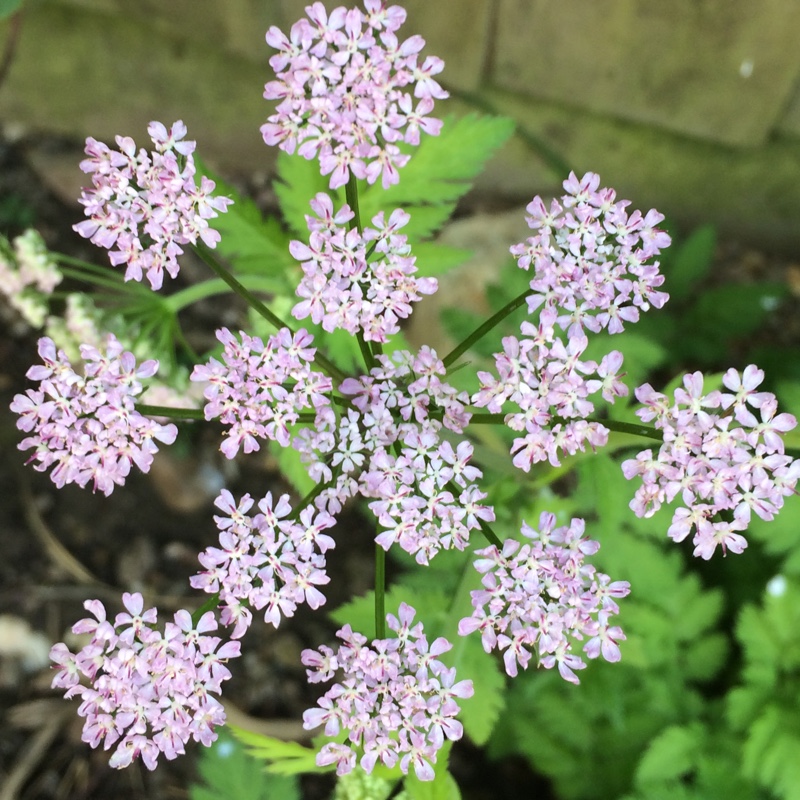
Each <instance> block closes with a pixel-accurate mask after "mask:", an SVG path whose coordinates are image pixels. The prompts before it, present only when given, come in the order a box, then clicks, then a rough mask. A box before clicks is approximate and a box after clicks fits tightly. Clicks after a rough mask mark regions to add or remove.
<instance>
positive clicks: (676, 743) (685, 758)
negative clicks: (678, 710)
mask: <svg viewBox="0 0 800 800" xmlns="http://www.w3.org/2000/svg"><path fill="white" fill-rule="evenodd" d="M704 735H705V733H704V729H703V727H702V726H701V725H690V726H687V727H682V726H680V725H672V726H670V727H669V728H666V729H665V730H664V731H662V732H661V733H660V734H659V735H658V736H656V737H655V739H653V740H652V741H651V742H650V746H649V747H648V748H647V750H646V751H645V754H644V755H643V756H642V760H641V761H640V762H639V766H638V767H637V769H636V781H637V783H648V782H655V781H662V780H665V779H668V778H679V777H680V776H681V775H684V774H685V773H687V772H690V771H691V770H692V768H693V767H694V763H695V756H696V753H697V751H698V750H699V749H700V747H701V745H702V743H703V736H704Z"/></svg>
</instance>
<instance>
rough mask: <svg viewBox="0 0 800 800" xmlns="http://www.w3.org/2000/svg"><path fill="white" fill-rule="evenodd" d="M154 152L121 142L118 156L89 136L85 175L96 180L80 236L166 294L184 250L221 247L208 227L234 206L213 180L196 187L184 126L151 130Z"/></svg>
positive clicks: (86, 199) (131, 276)
mask: <svg viewBox="0 0 800 800" xmlns="http://www.w3.org/2000/svg"><path fill="white" fill-rule="evenodd" d="M147 132H148V133H149V134H150V137H151V139H152V140H153V144H154V145H155V148H156V149H155V151H153V152H150V153H148V152H147V151H146V150H144V149H140V150H139V151H138V152H137V149H136V144H135V142H134V141H133V139H131V138H130V137H129V136H117V137H116V141H117V146H118V147H119V150H112V149H110V148H109V147H108V146H107V145H105V144H103V143H102V142H98V141H96V140H95V139H93V138H91V137H89V138H88V139H87V140H86V154H87V155H88V156H90V158H87V159H85V160H84V161H82V162H81V165H80V166H81V169H82V170H83V171H84V172H86V173H89V174H91V176H92V185H93V187H94V188H92V189H84V190H83V193H82V196H81V199H80V202H81V204H82V205H83V206H84V207H85V209H84V210H85V213H86V216H87V217H89V219H88V220H84V221H83V222H79V223H78V224H77V225H75V226H74V228H75V230H76V231H77V232H78V233H79V234H80V235H81V236H83V237H84V238H86V239H91V240H92V242H93V243H94V244H96V245H98V246H99V247H104V248H106V249H108V250H109V251H110V253H109V259H110V260H111V263H112V264H113V265H114V266H119V265H120V264H125V265H127V269H126V271H125V280H126V281H127V280H136V281H140V280H142V275H143V273H146V274H147V279H148V280H149V281H150V286H152V288H153V289H160V288H161V284H162V283H163V280H164V270H166V271H167V272H168V273H169V274H170V275H171V276H172V277H173V278H174V277H176V276H177V274H178V269H179V266H178V262H177V256H179V255H181V254H182V253H183V250H182V247H181V246H182V245H186V244H196V243H197V240H198V238H199V239H202V241H203V242H205V244H206V245H208V247H215V246H216V244H217V242H218V241H219V238H220V237H219V233H217V231H215V230H213V229H212V228H209V226H208V221H209V220H210V219H213V218H214V217H216V216H217V215H218V214H217V212H223V211H225V210H226V209H227V207H228V205H229V204H230V203H232V202H233V201H232V200H230V199H228V198H227V197H214V196H212V194H211V193H212V192H213V191H214V181H212V180H209V179H208V178H206V177H203V178H202V180H201V181H200V186H199V187H198V186H197V185H196V183H195V171H196V170H195V165H194V158H193V157H192V152H193V151H194V148H195V142H191V141H182V140H183V137H184V136H185V135H186V126H185V125H184V124H183V123H182V122H180V121H178V122H176V123H175V124H174V125H173V126H172V128H170V130H169V131H168V130H167V129H166V127H165V126H164V125H162V124H161V123H160V122H151V123H150V125H149V126H148V128H147Z"/></svg>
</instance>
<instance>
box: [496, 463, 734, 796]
mask: <svg viewBox="0 0 800 800" xmlns="http://www.w3.org/2000/svg"><path fill="white" fill-rule="evenodd" d="M577 475H578V484H577V487H576V489H575V491H574V492H573V493H572V498H571V499H572V504H573V506H572V508H570V509H569V510H568V513H569V514H570V515H573V514H575V515H580V516H584V517H585V518H586V519H587V533H589V535H591V536H592V537H593V538H597V539H598V540H599V541H600V542H601V550H600V551H599V553H598V554H597V555H596V556H594V557H593V559H592V562H593V563H594V564H596V565H597V566H598V569H600V570H601V571H603V572H607V573H608V574H609V575H611V576H613V578H614V579H619V580H628V581H630V583H631V594H630V596H629V597H627V598H625V599H624V600H622V601H621V602H620V609H621V611H620V615H619V617H618V622H619V624H620V625H621V626H622V628H623V630H624V631H625V633H626V635H627V637H628V638H627V641H625V642H623V643H622V645H621V648H622V662H621V663H620V664H613V665H612V664H607V663H604V662H602V661H597V662H591V661H590V662H589V663H588V667H587V669H586V670H584V671H583V672H582V673H581V674H580V678H581V685H580V686H579V687H575V686H572V685H571V684H567V683H566V682H565V681H563V680H562V679H561V678H560V677H559V676H558V675H557V674H555V673H554V672H550V671H548V672H544V671H538V672H537V671H534V670H530V671H529V672H527V673H525V674H523V675H521V676H520V677H519V678H517V679H515V680H514V681H513V682H512V683H511V685H510V687H509V691H508V696H507V698H506V706H505V712H504V713H503V715H502V718H501V722H500V724H499V726H498V729H497V734H496V736H494V737H493V739H492V741H491V742H490V752H491V753H492V754H493V755H495V756H500V755H503V754H506V753H510V752H515V753H521V754H523V755H525V756H527V757H528V758H529V759H530V760H531V761H532V763H533V764H534V766H535V767H536V769H537V770H538V771H540V772H542V773H544V774H545V775H547V776H548V777H549V778H550V779H551V780H552V781H553V783H554V785H555V788H556V790H557V792H558V796H559V797H560V798H567V799H568V800H572V799H573V798H574V799H575V800H578V799H579V798H587V800H588V799H589V798H595V797H617V796H619V795H620V794H621V793H623V792H625V791H628V790H630V788H631V787H632V785H633V781H634V775H635V774H636V770H637V765H638V763H639V760H640V758H641V757H642V755H643V753H644V752H645V750H646V749H647V747H648V743H649V742H650V741H651V740H653V739H655V738H656V737H658V736H659V735H660V734H661V732H662V731H663V730H664V728H665V727H667V726H670V725H672V726H682V725H684V724H691V723H692V722H693V721H695V720H696V719H697V718H698V715H699V714H701V713H702V710H703V699H702V695H701V693H700V692H699V686H700V684H701V683H702V682H706V681H709V680H712V679H713V678H714V677H715V676H716V675H717V674H718V672H719V670H720V669H721V667H722V666H723V664H724V661H725V657H726V655H727V650H728V645H727V642H726V639H725V637H724V636H723V635H722V633H721V631H720V630H719V625H720V621H721V615H722V594H721V592H719V591H704V590H703V588H702V586H701V583H700V580H699V579H698V577H697V576H696V575H693V574H691V573H687V572H686V571H685V569H684V567H683V563H682V559H681V554H680V552H679V551H678V550H677V549H676V548H675V547H674V545H669V544H667V543H666V542H663V541H661V542H657V541H655V536H654V526H653V524H652V523H651V521H650V520H643V521H639V520H637V519H636V518H635V517H633V516H632V515H631V513H630V511H629V510H628V509H627V508H626V498H627V497H630V496H631V495H632V489H631V488H630V487H629V486H628V485H627V481H626V480H625V479H624V477H623V476H622V474H621V472H620V470H619V466H618V465H617V464H615V463H614V462H613V461H612V459H611V458H610V457H609V456H607V455H603V454H598V455H596V456H595V457H593V458H590V459H586V460H584V461H582V462H581V463H580V465H579V466H578V468H577ZM545 505H546V504H545ZM536 510H538V509H531V511H534V512H535V511H536ZM525 516H526V518H528V519H529V521H531V517H532V515H529V514H528V513H527V512H526V514H525ZM662 523H663V520H662ZM665 530H666V527H662V528H661V530H660V534H659V537H660V538H661V539H663V538H664V532H665ZM651 765H652V761H651ZM647 769H653V767H652V766H650V767H648V768H647ZM645 774H647V773H645Z"/></svg>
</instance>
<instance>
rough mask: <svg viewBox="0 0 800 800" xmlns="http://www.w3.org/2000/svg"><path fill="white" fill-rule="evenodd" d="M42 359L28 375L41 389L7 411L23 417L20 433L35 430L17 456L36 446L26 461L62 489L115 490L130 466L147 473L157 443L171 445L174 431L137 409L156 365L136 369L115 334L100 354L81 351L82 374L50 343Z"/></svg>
mask: <svg viewBox="0 0 800 800" xmlns="http://www.w3.org/2000/svg"><path fill="white" fill-rule="evenodd" d="M39 355H40V356H41V357H42V361H43V362H44V363H43V364H41V365H37V366H33V367H31V368H30V369H29V370H28V372H27V377H28V378H30V379H31V380H34V381H40V386H39V388H38V389H28V390H27V391H26V393H25V394H24V395H22V394H18V395H16V396H15V397H14V401H13V402H12V403H11V410H12V411H14V412H16V413H17V414H19V415H20V418H19V419H18V420H17V427H18V428H19V429H20V430H22V431H26V432H32V435H31V436H28V437H27V438H25V439H23V440H22V442H20V444H19V448H20V450H27V449H29V448H34V452H33V454H32V455H31V457H30V459H29V461H35V462H37V463H35V464H34V468H35V469H37V470H38V471H39V472H44V471H45V470H47V469H49V468H50V467H52V468H53V471H52V473H51V475H50V477H51V478H52V480H53V483H55V485H56V486H58V487H59V488H61V487H62V486H64V485H65V484H67V483H77V484H78V485H79V486H86V484H87V483H88V482H89V481H93V482H94V488H95V490H98V489H99V490H100V491H101V492H103V494H105V495H109V494H111V492H112V491H113V489H114V486H115V484H116V485H119V486H122V485H123V484H124V483H125V478H126V477H127V475H128V473H129V472H130V468H131V463H134V464H136V466H137V467H139V469H141V470H142V472H147V471H148V470H149V469H150V464H151V463H152V461H153V454H154V453H156V452H158V447H157V446H156V440H158V441H160V442H163V443H165V444H172V442H174V441H175V437H176V435H177V432H178V431H177V428H176V427H175V426H174V425H172V424H169V425H161V424H159V423H158V422H155V421H154V420H151V419H147V418H146V417H143V416H142V415H141V414H140V413H139V412H137V411H136V409H135V407H134V398H136V397H137V396H139V395H140V394H141V393H142V384H141V382H140V381H141V379H143V378H149V377H151V376H153V375H155V373H156V371H157V370H158V362H157V361H154V360H150V361H145V362H144V363H142V364H140V365H139V366H138V367H137V366H136V359H135V358H134V357H133V355H132V354H131V353H128V352H124V351H123V348H122V345H121V344H120V343H119V341H117V339H116V337H115V336H114V335H113V334H109V335H108V338H107V346H106V352H105V353H101V352H100V351H99V350H97V349H96V348H94V347H90V346H89V345H81V357H82V359H83V362H84V373H85V374H84V375H78V374H77V373H76V372H75V371H74V370H73V368H72V365H71V364H70V363H69V360H68V359H67V357H66V354H65V353H64V352H63V351H61V350H59V351H56V346H55V344H53V341H52V339H48V338H47V337H42V338H41V339H39Z"/></svg>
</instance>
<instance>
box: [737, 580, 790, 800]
mask: <svg viewBox="0 0 800 800" xmlns="http://www.w3.org/2000/svg"><path fill="white" fill-rule="evenodd" d="M799 630H800V585H798V583H797V582H796V581H795V580H787V579H786V578H784V577H783V576H777V577H776V578H775V579H773V580H772V581H771V582H770V583H769V584H768V586H767V591H766V593H765V595H764V599H763V601H762V604H761V607H756V606H748V607H746V608H745V609H744V610H743V611H742V613H741V615H740V617H739V622H738V624H737V626H736V637H737V639H738V640H739V643H740V645H741V646H742V649H743V651H744V669H743V675H742V681H741V684H740V685H739V686H737V687H736V688H735V689H734V690H733V691H732V692H731V693H730V694H729V696H728V706H727V711H728V718H729V720H730V723H731V726H732V727H733V728H734V729H735V730H737V731H741V732H742V734H743V735H744V746H743V751H742V756H743V757H742V773H743V774H744V775H745V776H746V777H747V778H750V779H752V780H754V781H756V782H757V783H758V784H759V785H761V786H763V787H765V788H769V789H770V790H771V791H772V792H774V793H775V794H776V796H778V797H780V798H785V799H786V800H797V798H800V636H798V631H799Z"/></svg>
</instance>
